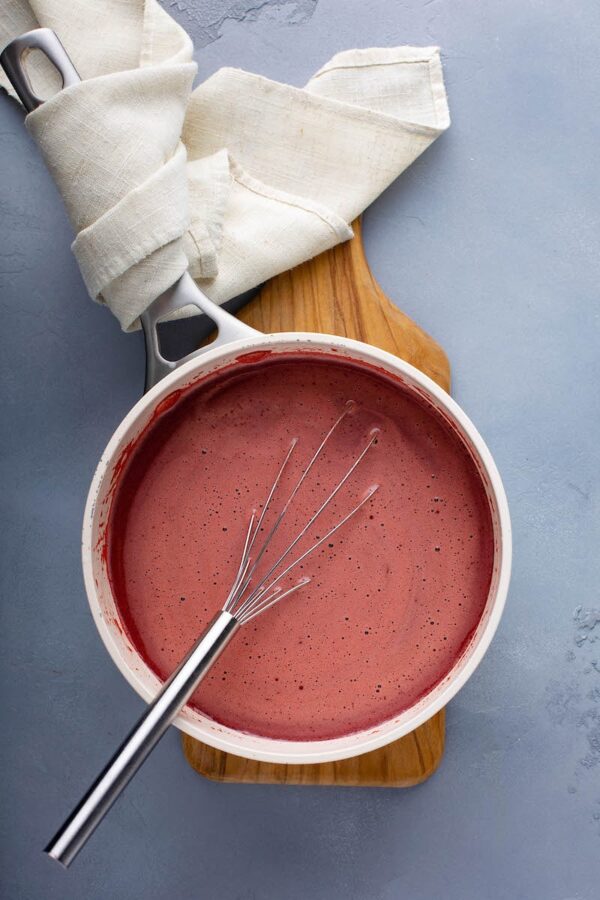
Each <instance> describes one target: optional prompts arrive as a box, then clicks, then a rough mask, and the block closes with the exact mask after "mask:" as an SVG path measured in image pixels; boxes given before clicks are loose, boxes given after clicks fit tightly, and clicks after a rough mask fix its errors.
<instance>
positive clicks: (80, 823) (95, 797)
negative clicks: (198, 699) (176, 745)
mask: <svg viewBox="0 0 600 900" xmlns="http://www.w3.org/2000/svg"><path fill="white" fill-rule="evenodd" d="M239 627H240V625H239V622H238V621H237V619H235V618H234V617H233V616H231V615H230V614H229V613H227V612H224V611H222V612H220V613H219V614H218V615H217V616H215V618H214V619H213V621H212V622H211V623H210V625H209V626H208V628H207V629H206V631H205V632H204V634H203V635H202V636H201V637H200V638H199V640H198V641H197V642H196V644H195V645H194V647H193V648H192V649H191V650H190V652H189V653H188V655H187V657H186V658H185V659H184V660H183V662H182V663H181V665H180V666H179V667H178V668H177V669H176V671H175V672H174V673H173V674H172V675H171V677H170V678H169V680H168V681H167V682H165V684H164V685H163V687H162V689H161V691H160V692H159V694H158V695H157V696H156V698H155V699H154V700H153V701H152V703H151V704H150V705H149V706H148V708H147V710H146V711H145V713H144V715H143V716H142V717H141V719H140V720H139V721H138V723H137V724H136V725H135V727H134V728H133V730H132V731H131V732H130V733H129V735H128V736H127V737H126V738H125V740H124V741H123V743H122V744H121V746H120V747H119V749H118V750H117V752H116V753H115V754H114V756H113V757H112V759H111V760H110V762H109V763H108V765H107V766H106V767H105V768H104V769H103V771H102V772H101V773H100V775H99V776H98V778H97V779H96V781H95V782H94V783H93V785H92V786H91V787H90V789H89V790H88V791H87V793H86V794H85V796H84V797H83V799H82V800H81V801H80V802H79V804H78V805H77V806H76V807H75V809H74V810H73V812H72V813H71V815H70V816H69V818H68V819H67V820H66V822H65V823H64V825H62V827H61V828H60V829H59V830H58V832H57V833H56V834H55V836H54V837H53V838H52V840H51V841H50V843H49V844H48V846H47V847H46V848H45V852H46V853H47V854H48V855H49V856H51V857H52V859H55V860H57V862H60V863H62V865H63V866H65V867H66V866H68V865H69V864H70V863H71V862H72V861H73V859H74V858H75V856H76V855H77V853H78V852H79V851H80V850H81V848H82V847H83V846H84V844H85V843H86V841H87V840H88V838H89V837H90V836H91V834H92V833H93V831H94V829H95V828H96V827H97V825H99V824H100V822H101V821H102V819H103V818H104V816H105V815H106V813H107V812H108V810H109V809H110V807H111V806H112V805H113V803H114V802H115V800H116V799H117V797H118V796H119V794H120V793H121V791H123V790H124V788H125V787H126V786H127V784H128V782H129V781H130V780H131V778H133V776H134V775H135V773H136V772H137V770H138V769H139V768H140V766H141V765H142V763H143V762H144V760H145V759H146V757H147V756H148V754H149V753H150V752H151V750H152V749H153V748H154V747H155V746H156V744H157V743H158V741H159V740H160V739H161V737H162V736H163V734H164V733H165V731H166V730H167V728H168V727H169V725H170V724H171V722H172V721H173V719H174V718H175V716H176V715H177V713H178V712H179V710H180V709H181V708H182V707H183V706H184V705H185V703H186V701H187V700H189V698H190V696H191V695H192V694H193V692H194V690H195V689H196V687H197V686H198V684H199V683H200V681H201V680H202V678H203V676H204V675H205V674H206V672H207V671H208V669H209V668H210V667H211V665H212V664H213V663H214V662H215V660H216V659H217V657H218V656H219V655H220V653H221V652H222V651H223V650H224V648H225V646H226V645H227V644H228V642H229V641H230V640H231V638H232V637H233V635H234V634H235V632H236V631H237V629H238V628H239Z"/></svg>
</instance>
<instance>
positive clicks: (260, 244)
mask: <svg viewBox="0 0 600 900" xmlns="http://www.w3.org/2000/svg"><path fill="white" fill-rule="evenodd" d="M38 25H44V26H47V27H50V28H53V29H54V30H55V31H56V32H57V34H58V36H59V37H60V39H61V41H62V42H63V44H64V45H65V47H66V49H67V52H68V53H69V55H70V56H71V59H72V60H73V62H74V64H75V67H76V69H77V70H78V72H79V74H80V75H81V77H82V79H84V80H83V81H82V83H81V84H78V85H74V86H72V87H70V88H66V89H65V90H63V91H61V92H60V93H57V94H55V95H54V96H52V97H51V99H50V100H48V101H47V102H46V103H45V104H44V105H43V106H41V107H40V108H39V109H37V110H35V111H34V112H33V113H31V114H30V115H29V116H28V117H27V119H26V122H27V127H28V128H29V130H30V132H31V134H32V135H33V137H34V138H35V140H36V141H37V143H38V144H39V146H40V148H41V151H42V153H43V155H44V158H45V161H46V163H47V165H48V168H49V169H50V171H51V173H52V175H53V177H54V179H55V180H56V183H57V185H58V188H59V190H60V192H61V194H62V196H63V198H64V201H65V205H66V207H67V211H68V213H69V217H70V219H71V222H72V224H73V228H74V230H75V232H76V238H75V241H74V243H73V252H74V253H75V256H76V258H77V261H78V263H79V266H80V268H81V272H82V275H83V278H84V280H85V283H86V286H87V289H88V291H89V293H90V295H91V296H92V297H93V298H94V299H95V300H98V301H100V302H103V303H106V304H107V305H108V306H109V307H110V309H111V310H112V312H113V313H114V314H115V315H116V317H117V318H118V320H119V322H120V323H121V326H122V328H123V329H125V330H128V329H131V328H135V327H137V325H138V317H139V315H140V313H142V312H143V311H144V309H145V308H146V307H147V306H148V305H149V304H150V303H151V302H152V300H153V299H155V298H156V297H157V296H158V294H160V293H161V292H162V291H163V290H165V289H166V288H167V287H169V286H170V285H171V284H172V283H173V282H174V281H175V280H176V279H177V278H178V277H179V275H181V274H182V273H183V272H184V271H185V270H186V268H189V270H190V272H191V274H192V275H193V276H194V278H196V280H197V281H198V283H199V285H200V287H201V288H202V290H203V291H205V293H206V294H207V295H208V296H209V297H211V298H212V299H213V300H215V301H216V302H218V303H221V302H223V301H225V300H227V299H229V298H230V297H232V296H235V295H236V294H239V293H241V292H242V291H244V290H247V289H248V288H251V287H254V286H256V285H258V284H260V283H261V282H263V281H265V280H266V279H267V278H270V277H271V276H273V275H276V274H278V273H279V272H282V271H285V270H286V269H288V268H291V267H292V266H295V265H297V264H299V263H301V262H304V261H305V260H306V259H310V258H311V257H312V256H315V255H316V254H317V253H320V252H321V251H323V250H326V249H328V248H329V247H332V246H334V245H335V244H337V243H339V242H340V241H344V240H347V239H348V238H349V237H351V236H352V231H351V228H350V222H351V221H352V220H353V219H354V218H355V216H357V215H358V214H359V213H360V212H362V210H363V209H365V207H366V206H368V205H369V203H371V201H372V200H374V199H375V197H377V195H378V194H380V193H381V191H383V190H384V189H385V188H386V187H387V186H388V185H389V184H390V182H391V181H393V180H394V179H395V178H396V177H397V176H398V175H399V174H400V173H401V172H402V171H403V170H404V169H405V168H406V167H407V166H408V165H410V163H411V162H412V161H413V160H414V159H416V157H417V156H419V154H420V153H422V152H423V150H425V149H426V148H427V147H428V146H429V145H430V144H431V143H432V142H433V141H434V140H435V138H436V137H437V136H438V135H439V134H440V133H441V132H442V131H443V130H444V129H445V128H447V127H448V125H449V115H448V107H447V103H446V93H445V90H444V83H443V77H442V70H441V63H440V58H439V52H438V49H437V48H436V47H423V48H417V47H396V48H388V49H368V50H349V51H346V52H343V53H339V54H337V55H336V56H334V57H333V59H332V60H330V61H329V62H328V63H327V64H326V65H325V66H324V67H323V68H322V69H320V70H319V71H318V72H317V73H316V75H314V76H313V77H312V78H311V80H310V81H309V82H308V84H307V85H306V87H305V88H303V89H299V88H294V87H290V86H289V85H285V84H280V83H278V82H275V81H270V80H269V79H267V78H263V77H261V76H258V75H252V74H250V73H248V72H244V71H241V70H239V69H230V68H226V69H221V70H220V71H218V72H217V73H216V74H215V75H213V76H212V77H211V78H209V79H208V80H207V81H205V82H204V83H203V84H201V85H200V86H199V87H197V88H196V89H195V90H194V91H193V92H192V81H193V78H194V76H195V74H196V65H195V63H194V62H193V61H192V51H193V47H192V43H191V41H190V38H189V37H188V35H187V34H186V32H185V31H184V30H183V29H182V28H181V27H180V26H179V25H178V24H177V23H176V22H175V21H174V20H173V19H172V18H171V17H170V16H169V15H168V14H167V13H166V12H165V11H164V10H163V9H162V7H160V6H159V5H158V3H157V2H156V0H129V2H124V0H102V2H99V0H78V2H77V3H65V2H64V0H29V2H26V0H3V2H2V5H1V9H0V44H1V45H2V46H4V44H5V43H7V42H8V41H9V40H11V39H12V38H13V37H15V36H16V35H18V34H21V33H23V32H24V31H27V30H30V29H31V28H35V27H38ZM28 71H30V72H31V74H32V78H33V79H34V87H35V88H36V90H37V92H38V94H40V95H41V96H50V94H51V93H52V89H51V87H50V82H51V81H52V80H53V79H52V74H55V73H50V72H49V71H48V69H47V67H44V66H43V65H42V64H40V63H39V62H36V61H35V60H34V59H33V54H32V57H31V59H30V63H29V64H28ZM2 83H3V84H4V85H5V86H6V87H8V85H7V83H6V81H5V80H4V81H3V82H2ZM43 91H47V92H48V93H47V94H45V93H42V92H43Z"/></svg>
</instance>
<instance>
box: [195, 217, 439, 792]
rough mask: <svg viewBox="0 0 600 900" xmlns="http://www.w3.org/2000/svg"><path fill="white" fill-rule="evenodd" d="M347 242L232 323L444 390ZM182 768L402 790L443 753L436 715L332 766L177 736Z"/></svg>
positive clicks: (426, 352) (288, 277)
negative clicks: (321, 337)
mask: <svg viewBox="0 0 600 900" xmlns="http://www.w3.org/2000/svg"><path fill="white" fill-rule="evenodd" d="M353 228H354V233H355V237H354V238H353V240H351V241H348V242H347V243H345V244H340V245H339V246H337V247H334V248H333V250H328V251H327V252H326V253H322V254H321V255H320V256H318V257H316V258H315V259H313V260H310V261H309V262H307V263H304V264H303V265H302V266H298V267H297V268H296V269H293V270H292V271H291V272H285V273H284V274H283V275H279V276H278V277H277V278H274V279H273V280H272V281H270V282H269V283H268V284H267V285H266V286H265V287H264V288H263V289H262V291H261V292H260V294H259V295H258V296H257V297H255V299H254V300H252V301H251V302H250V303H249V304H248V305H247V306H245V307H244V309H243V310H242V311H241V312H240V313H239V318H240V319H242V320H243V321H244V322H247V323H248V325H252V326H253V327H254V328H258V330H259V331H264V332H277V331H317V332H322V333H325V334H340V335H345V336H346V337H350V338H356V339H357V340H361V341H365V343H367V344H374V345H375V346H376V347H380V348H381V349H382V350H388V351H389V352H390V353H394V354H396V356H400V357H402V359H405V360H407V361H408V362H409V363H412V365H413V366H417V367H418V368H419V369H421V370H422V371H423V372H425V373H426V374H427V375H429V377H430V378H433V379H434V380H435V381H437V382H438V384H440V385H441V386H442V387H443V388H445V390H449V389H450V365H449V363H448V359H447V357H446V354H445V353H444V351H443V350H442V348H441V347H440V346H439V345H438V344H436V342H435V341H434V340H433V339H432V338H430V337H429V335H427V334H426V333H425V332H424V331H423V330H422V329H421V328H419V326H418V325H415V323H414V322H413V321H412V319H409V318H408V316H405V315H404V313H402V312H400V310H399V309H398V308H397V307H396V306H394V304H393V303H392V302H391V301H390V300H389V298H388V297H386V295H385V294H384V293H383V291H382V290H381V288H380V287H379V285H378V284H377V282H376V281H375V279H374V278H373V276H372V274H371V272H370V270H369V266H368V264H367V261H366V258H365V254H364V248H363V244H362V236H361V227H360V222H359V221H357V222H354V224H353ZM182 740H183V750H184V753H185V756H186V759H187V761H188V762H189V764H190V765H191V766H192V767H193V768H194V769H196V771H197V772H199V773H200V774H201V775H204V776H206V777H207V778H211V779H214V780H216V781H228V782H246V783H255V784H332V785H333V784H335V785H348V786H364V787H409V786H410V785H414V784H418V783H419V782H421V781H424V780H425V779H426V778H428V777H429V776H430V775H431V774H432V772H434V771H435V769H436V768H437V766H438V765H439V763H440V761H441V758H442V754H443V752H444V710H441V712H439V713H437V715H435V716H433V718H431V719H429V721H428V722H425V723H424V724H423V725H421V726H420V727H419V728H417V729H416V730H415V731H413V732H411V734H408V735H406V736H405V737H403V738H401V739H400V740H398V741H395V742H394V743H392V744H388V746H387V747H382V748H381V749H380V750H373V751H371V752H370V753H365V754H363V755H362V756H356V757H354V758H353V759H348V760H342V761H341V762H335V763H322V764H310V765H292V766H286V765H280V764H274V763H263V762H256V761H254V760H249V759H244V758H243V757H240V756H233V755H232V754H230V753H224V752H222V751H221V750H215V749H214V748H213V747H209V746H207V745H206V744H202V743H200V742H199V741H196V740H195V739H194V738H191V737H189V735H186V734H184V735H183V737H182Z"/></svg>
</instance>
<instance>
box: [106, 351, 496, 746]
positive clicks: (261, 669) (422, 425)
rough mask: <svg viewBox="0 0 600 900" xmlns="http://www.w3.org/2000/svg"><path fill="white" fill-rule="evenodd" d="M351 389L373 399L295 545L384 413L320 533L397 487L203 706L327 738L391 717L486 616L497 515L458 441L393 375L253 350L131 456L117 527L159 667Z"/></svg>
mask: <svg viewBox="0 0 600 900" xmlns="http://www.w3.org/2000/svg"><path fill="white" fill-rule="evenodd" d="M348 400H354V401H356V403H357V405H358V408H357V409H356V410H355V411H354V412H353V413H352V414H351V415H348V416H347V417H346V418H345V419H344V421H343V423H342V425H341V426H340V427H339V429H338V430H337V431H336V433H335V437H334V438H333V440H332V442H331V445H328V449H327V452H326V454H325V456H324V457H323V459H322V460H321V461H320V462H319V463H318V464H317V465H316V467H315V469H314V470H313V472H311V475H310V476H309V478H308V479H307V482H306V483H305V485H304V487H303V488H302V490H301V491H300V493H299V494H298V496H297V498H296V501H295V503H294V507H293V508H292V509H291V510H290V513H289V521H288V518H287V517H286V520H285V527H283V526H282V532H283V533H282V534H281V541H282V542H283V541H284V539H285V538H286V537H287V538H288V540H290V539H291V538H293V537H294V535H295V534H296V533H297V530H298V529H299V528H300V527H301V525H302V524H303V523H305V522H306V521H307V520H308V519H309V518H310V517H311V515H312V514H313V512H314V511H315V510H316V509H317V508H318V506H319V505H320V503H321V502H322V500H323V499H324V497H325V496H326V495H327V493H328V492H329V490H331V488H332V487H333V486H334V484H335V483H336V479H339V477H341V475H342V474H343V473H344V471H346V470H347V469H348V468H349V465H350V464H351V462H352V460H353V458H355V457H356V456H357V455H358V453H359V452H360V450H361V449H362V448H363V447H364V446H365V445H366V444H367V443H368V440H369V432H370V430H371V429H372V428H373V427H377V428H379V429H380V435H379V439H378V443H377V444H376V445H374V446H373V447H372V448H371V449H370V450H369V452H368V453H367V456H366V457H365V459H364V460H363V462H362V463H361V464H360V466H359V467H358V469H357V470H356V472H355V473H354V475H353V476H352V479H351V481H350V482H349V485H348V488H347V489H344V490H343V491H341V492H340V495H339V496H338V497H337V498H336V501H335V503H334V504H332V507H331V509H330V510H327V512H326V513H325V514H324V515H323V518H322V520H319V522H318V523H315V526H314V527H313V530H312V538H313V540H315V539H316V537H317V536H319V535H323V534H325V532H326V529H328V528H329V527H331V526H332V525H333V524H334V523H335V522H336V521H338V520H339V519H341V518H342V517H343V515H344V514H345V513H347V512H348V511H349V510H350V509H351V508H352V506H353V504H354V503H356V502H357V501H358V500H359V499H360V497H361V496H363V495H364V493H365V490H366V488H368V487H369V486H371V485H372V484H374V483H378V484H379V485H380V488H379V490H378V491H377V493H376V494H375V495H374V496H373V498H372V499H371V500H370V501H369V502H368V503H367V504H366V505H365V506H364V507H363V508H362V509H361V510H360V512H359V513H358V514H357V515H356V516H355V517H354V518H353V519H352V520H351V521H349V522H348V523H347V524H346V525H345V526H344V527H343V528H342V529H341V530H340V531H339V532H338V533H336V534H335V535H334V536H332V538H331V541H328V542H326V543H325V544H324V545H323V547H321V548H320V549H319V550H317V551H316V553H315V555H313V556H311V557H310V558H309V559H308V560H306V562H305V563H304V564H303V568H302V569H300V568H299V569H297V570H296V571H295V572H294V573H293V575H290V581H289V582H288V583H290V584H291V583H294V582H295V580H297V578H298V577H300V576H303V575H309V576H310V577H311V578H312V580H311V583H310V584H308V585H307V586H306V587H304V588H302V589H301V590H300V591H298V592H297V593H296V594H294V595H293V596H291V597H289V598H286V599H284V600H283V601H282V603H281V604H279V605H278V606H276V607H275V608H273V609H271V610H269V611H268V612H266V613H265V614H264V615H263V616H260V617H258V618H256V619H255V620H254V621H253V622H252V623H251V624H249V625H247V626H245V627H244V628H243V629H242V630H241V631H240V633H239V634H238V635H236V637H235V638H234V639H233V641H232V643H231V644H230V645H229V647H228V648H227V649H226V650H225V652H224V654H223V656H222V657H221V658H220V660H219V661H218V662H217V663H216V665H215V666H214V667H213V669H212V670H211V671H210V672H209V674H208V676H207V678H206V679H205V681H204V682H203V683H202V684H201V686H200V688H199V689H198V690H197V691H196V693H195V695H194V697H193V699H192V705H193V706H195V707H196V708H198V709H200V710H201V711H202V712H204V713H206V714H207V715H208V716H210V717H211V718H213V719H215V720H216V721H218V722H221V723H223V724H226V725H228V726H230V727H232V728H236V729H238V730H241V731H248V732H252V733H254V734H260V735H264V736H266V737H271V738H283V739H289V740H320V739H326V738H333V737H337V736H340V735H345V734H349V733H351V732H354V731H359V730H362V729H366V728H368V727H370V726H375V725H376V724H378V723H380V722H382V721H384V720H386V719H389V718H391V717H393V716H394V715H397V714H399V713H400V712H401V711H402V710H404V709H406V708H408V707H410V706H412V705H413V704H414V703H415V702H416V701H417V700H418V699H419V698H420V697H422V696H423V695H424V694H425V693H427V692H428V691H429V690H430V689H431V688H433V687H434V686H435V685H436V684H438V683H439V682H440V681H441V680H442V679H443V678H444V677H445V676H446V675H447V674H448V672H449V670H450V669H451V668H452V666H453V665H454V663H455V662H456V660H457V659H458V657H459V656H460V655H461V653H462V652H464V649H465V646H466V644H467V642H468V640H469V637H470V636H471V635H472V633H473V630H474V629H475V627H476V626H477V624H478V622H479V620H480V618H481V615H482V613H483V610H484V606H485V603H486V599H487V595H488V591H489V586H490V579H491V574H492V565H493V534H492V521H491V515H490V509H489V504H488V501H487V498H486V495H485V491H484V488H483V485H482V483H481V479H480V476H479V475H478V472H477V470H476V467H475V464H474V462H473V460H472V459H471V457H470V455H469V454H468V452H467V450H466V449H465V447H464V445H463V444H462V442H461V441H460V439H459V438H458V436H457V435H456V434H455V433H454V431H453V430H452V429H451V427H450V426H449V425H448V424H447V423H445V421H444V420H443V419H442V417H441V416H440V415H439V414H438V413H436V412H435V411H433V410H432V409H431V408H430V407H429V406H428V405H427V404H426V403H425V402H424V401H423V402H421V401H420V400H418V399H417V398H415V396H414V395H413V394H410V393H408V391H406V390H405V389H403V388H402V387H401V386H400V385H398V384H397V383H395V382H394V381H393V380H392V379H391V378H387V377H385V376H384V375H382V374H380V373H377V372H374V371H372V370H370V369H368V368H367V367H363V366H360V365H358V364H355V363H351V362H349V361H344V360H339V361H337V360H336V361H331V359H330V358H327V359H325V358H324V357H319V356H309V355H305V356H300V355H298V354H296V355H294V356H292V355H291V354H290V355H285V356H283V357H282V356H281V355H279V356H274V357H272V358H267V359H263V360H262V361H261V360H260V359H258V360H254V361H252V362H245V363H242V364H238V365H236V366H235V367H234V368H232V369H231V371H230V372H228V373H227V372H226V373H222V374H221V375H220V376H215V377H214V378H212V379H209V380H207V381H205V382H204V383H203V384H201V385H200V386H198V387H196V388H194V389H191V390H189V391H187V392H186V393H184V394H183V396H182V397H181V398H180V399H179V400H178V401H177V402H176V403H175V404H174V405H173V406H172V408H171V409H169V410H168V411H165V412H164V413H162V414H161V415H160V416H159V417H158V418H157V419H156V420H155V421H154V422H153V423H152V425H151V426H150V427H149V428H148V429H147V430H146V432H145V433H144V435H143V436H142V438H141V440H140V441H139V443H138V446H137V447H136V449H135V451H134V452H133V454H132V455H131V457H130V458H129V460H128V462H127V464H126V466H125V469H124V471H123V473H122V476H121V479H120V484H119V487H118V488H117V492H116V495H115V498H114V501H113V505H112V509H111V514H110V522H109V529H108V537H107V540H108V558H109V574H110V579H111V584H112V588H113V592H114V596H115V598H116V601H117V605H118V608H119V611H120V614H121V617H122V621H123V624H124V626H125V628H126V630H127V632H128V634H129V636H130V638H131V640H132V642H133V643H134V644H135V646H136V647H137V648H138V650H139V651H140V652H141V654H142V656H143V657H144V659H145V660H146V662H147V663H148V665H149V666H150V667H151V668H152V669H153V670H154V671H155V672H156V673H157V674H158V675H159V676H160V677H162V678H166V677H167V676H168V675H169V674H170V672H171V671H172V670H173V669H174V668H175V667H176V665H177V664H178V663H179V661H180V660H181V659H182V658H183V656H184V655H185V654H186V652H187V651H188V650H189V648H190V646H191V645H192V644H193V643H194V641H195V639H196V637H197V636H198V634H199V633H200V632H201V631H202V629H203V628H204V626H205V625H206V623H207V622H208V621H209V620H210V619H211V618H212V617H213V615H214V614H215V613H216V612H217V611H218V610H219V609H220V608H221V606H222V605H223V602H224V600H225V598H226V596H227V594H228V591H229V588H230V586H231V582H232V580H233V578H234V576H235V573H236V571H237V567H238V565H239V559H240V555H241V551H242V547H243V542H244V537H245V533H246V529H247V525H248V521H249V516H250V513H251V511H252V508H253V506H259V505H260V504H261V503H262V502H263V501H264V499H265V498H266V496H267V494H268V490H269V488H270V486H271V484H272V483H273V481H274V478H275V475H276V472H277V470H278V468H279V465H280V464H281V461H282V460H283V458H284V457H285V454H286V452H287V450H288V448H289V445H290V442H291V439H292V438H294V437H298V438H299V444H298V446H297V448H296V450H295V451H294V456H293V457H292V464H291V466H290V470H289V472H287V473H286V477H285V478H284V484H283V485H282V494H281V498H282V499H285V497H286V496H287V494H286V492H285V489H286V488H287V490H288V492H289V489H290V488H291V485H292V483H293V480H294V477H296V478H297V477H298V475H299V473H300V471H301V470H302V469H303V468H304V466H305V465H306V463H307V462H308V460H309V458H310V456H311V455H312V453H313V452H314V450H315V449H316V447H317V446H318V445H319V443H320V442H321V440H322V438H323V436H324V435H325V433H326V432H327V431H328V429H329V428H330V427H331V425H332V423H333V422H334V421H335V420H336V418H337V417H338V416H339V415H340V412H341V411H343V409H344V406H345V404H346V402H347V401H348ZM279 508H280V506H277V509H279ZM329 544H332V545H333V546H329ZM278 546H279V547H280V548H281V547H282V546H283V543H280V544H278ZM305 546H307V544H305V543H303V544H302V548H303V547H305ZM275 549H277V548H275ZM298 549H299V550H300V549H301V548H300V547H299V548H298ZM272 559H273V560H274V559H275V557H272Z"/></svg>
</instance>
